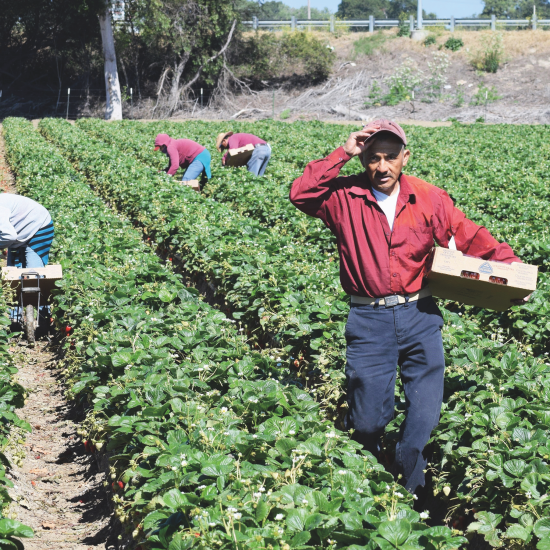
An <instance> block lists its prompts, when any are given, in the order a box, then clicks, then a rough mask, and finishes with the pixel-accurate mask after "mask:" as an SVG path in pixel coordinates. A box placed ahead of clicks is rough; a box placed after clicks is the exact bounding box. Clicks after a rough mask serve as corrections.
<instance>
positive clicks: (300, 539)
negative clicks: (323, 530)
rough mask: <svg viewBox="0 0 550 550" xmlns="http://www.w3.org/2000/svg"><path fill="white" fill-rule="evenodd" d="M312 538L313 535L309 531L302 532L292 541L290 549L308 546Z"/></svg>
mask: <svg viewBox="0 0 550 550" xmlns="http://www.w3.org/2000/svg"><path fill="white" fill-rule="evenodd" d="M310 538H311V534H310V533H308V532H307V531H302V532H301V533H297V534H296V535H294V536H293V537H292V538H291V539H290V547H291V548H296V547H298V546H302V545H303V544H306V543H307V542H309V539H310Z"/></svg>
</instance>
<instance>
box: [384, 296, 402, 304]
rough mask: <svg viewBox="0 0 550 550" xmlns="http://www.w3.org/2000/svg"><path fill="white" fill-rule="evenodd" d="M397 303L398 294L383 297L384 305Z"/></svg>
mask: <svg viewBox="0 0 550 550" xmlns="http://www.w3.org/2000/svg"><path fill="white" fill-rule="evenodd" d="M397 304H399V296H396V295H394V296H388V297H386V298H384V305H385V306H386V307H394V306H396V305H397Z"/></svg>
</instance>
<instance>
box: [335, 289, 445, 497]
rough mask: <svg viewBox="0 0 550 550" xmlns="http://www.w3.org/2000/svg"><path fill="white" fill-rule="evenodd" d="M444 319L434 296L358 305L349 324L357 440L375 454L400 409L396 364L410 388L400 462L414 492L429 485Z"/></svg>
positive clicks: (351, 420)
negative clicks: (428, 457) (427, 471)
mask: <svg viewBox="0 0 550 550" xmlns="http://www.w3.org/2000/svg"><path fill="white" fill-rule="evenodd" d="M442 327H443V317H442V315H441V313H440V311H439V309H438V307H437V306H436V304H435V302H434V301H433V299H432V298H431V297H428V298H422V299H421V300H418V301H415V302H409V303H407V304H400V305H397V306H395V307H391V308H386V307H385V306H382V305H353V304H352V306H351V310H350V313H349V317H348V322H347V324H346V341H347V357H346V358H347V364H346V379H347V382H348V390H347V394H348V395H347V400H348V406H349V409H348V417H347V419H346V427H347V428H348V429H349V428H354V430H355V431H354V433H353V439H355V440H356V441H357V442H359V443H361V444H362V445H364V447H365V449H366V450H367V451H370V452H371V453H372V454H374V455H375V456H376V457H378V453H379V443H380V438H381V437H382V435H383V433H384V429H385V427H386V425H387V424H388V423H389V422H390V420H392V418H393V416H394V408H395V397H394V389H395V378H396V370H397V369H396V367H397V365H399V366H400V367H401V379H402V381H403V386H404V390H405V400H406V402H405V406H406V410H405V420H404V421H403V423H402V424H401V428H400V434H399V441H398V443H397V447H396V453H395V460H396V466H397V470H398V472H399V473H401V474H402V475H403V485H404V486H405V488H406V489H407V490H408V491H410V492H411V493H414V492H415V491H416V489H417V488H418V487H419V486H423V485H424V483H425V479H424V472H423V470H425V469H426V463H427V460H426V458H425V457H424V456H423V450H424V447H425V446H426V443H427V442H428V440H429V439H430V434H431V432H432V430H433V429H434V428H435V427H436V426H437V423H438V422H439V415H440V412H441V403H442V400H443V378H444V372H445V359H444V355H443V341H442V337H441V328H442Z"/></svg>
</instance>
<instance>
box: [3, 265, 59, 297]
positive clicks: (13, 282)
mask: <svg viewBox="0 0 550 550" xmlns="http://www.w3.org/2000/svg"><path fill="white" fill-rule="evenodd" d="M32 273H38V275H39V276H40V294H41V296H42V298H41V303H42V305H45V304H46V300H47V298H48V297H49V295H50V292H51V291H52V289H53V288H54V287H55V282H56V281H59V280H60V279H62V278H63V270H62V269H61V266H60V265H58V264H50V265H47V266H46V267H29V268H20V267H2V279H3V280H4V281H9V282H10V286H11V287H12V288H13V289H19V288H20V286H21V278H22V277H29V278H28V279H27V281H28V282H29V283H28V286H32V285H33V284H35V283H34V282H33V280H32V278H31V277H30V275H25V274H32ZM27 298H28V300H29V303H32V302H33V301H34V300H35V299H36V294H34V293H29V294H28V297H27ZM33 305H36V304H33Z"/></svg>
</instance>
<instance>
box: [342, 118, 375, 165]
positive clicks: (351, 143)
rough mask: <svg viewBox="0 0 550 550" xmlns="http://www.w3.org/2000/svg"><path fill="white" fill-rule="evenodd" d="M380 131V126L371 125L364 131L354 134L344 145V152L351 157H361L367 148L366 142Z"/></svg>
mask: <svg viewBox="0 0 550 550" xmlns="http://www.w3.org/2000/svg"><path fill="white" fill-rule="evenodd" d="M378 130H380V126H378V124H376V125H374V124H369V125H367V126H365V127H364V128H363V129H362V130H359V132H352V133H351V134H350V136H349V138H348V140H347V141H346V143H345V144H344V151H345V152H346V153H347V154H348V155H349V156H350V157H356V156H357V155H360V154H361V153H362V152H363V151H364V150H365V149H366V148H367V145H366V144H365V141H366V140H367V139H369V138H370V137H371V136H372V134H374V133H375V132H377V131H378Z"/></svg>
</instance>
